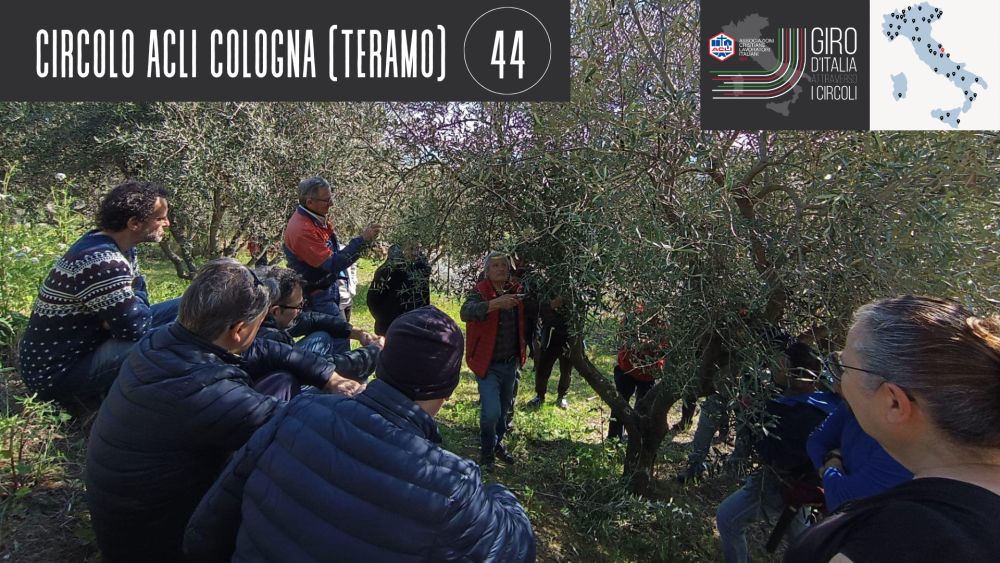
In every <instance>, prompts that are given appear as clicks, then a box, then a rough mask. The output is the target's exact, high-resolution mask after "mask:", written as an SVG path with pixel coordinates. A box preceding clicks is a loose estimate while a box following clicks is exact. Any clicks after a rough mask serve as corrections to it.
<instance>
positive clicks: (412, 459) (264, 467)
mask: <svg viewBox="0 0 1000 563" xmlns="http://www.w3.org/2000/svg"><path fill="white" fill-rule="evenodd" d="M463 347H464V346H463V338H462V332H461V330H460V329H459V328H458V325H456V324H455V322H454V321H453V320H451V319H450V318H449V317H448V316H447V315H445V314H444V313H442V312H441V311H440V310H438V309H436V308H434V307H432V306H427V307H422V308H420V309H416V310H414V311H411V312H409V313H405V314H403V315H401V316H400V317H398V318H397V319H396V320H395V321H394V322H393V323H392V326H391V327H389V331H388V334H387V335H386V346H385V349H384V350H383V351H382V354H381V355H380V356H379V362H378V364H379V365H378V377H379V379H377V380H376V381H374V382H373V383H372V384H370V385H369V386H368V388H367V389H366V390H365V391H364V392H363V393H362V394H360V395H357V396H355V397H354V398H352V399H348V398H343V397H335V396H329V395H326V396H321V395H300V396H299V397H297V398H296V399H294V400H293V401H292V402H290V403H289V404H288V407H287V408H286V409H285V410H284V411H283V412H282V413H281V414H279V415H278V416H276V417H275V419H274V420H272V421H271V422H270V423H269V424H267V425H266V426H264V427H263V428H261V429H260V430H259V431H258V432H257V433H256V434H254V436H253V438H251V439H250V441H249V442H248V443H247V445H246V446H245V447H244V448H243V449H241V450H240V451H239V452H237V453H236V455H235V456H234V457H233V459H232V461H230V463H229V465H228V466H227V467H226V470H225V471H224V472H223V474H222V477H220V478H219V481H217V482H216V483H215V485H213V486H212V489H211V490H210V491H209V492H208V493H207V494H206V495H205V498H204V499H203V500H202V502H201V504H199V505H198V509H197V511H195V514H194V516H192V518H191V522H190V523H189V524H188V528H187V532H186V534H185V538H184V548H185V553H186V554H187V555H188V557H189V558H191V559H194V560H205V561H228V560H230V559H232V560H233V561H297V562H307V561H364V562H365V563H375V562H382V561H385V562H392V563H408V562H417V561H435V562H437V561H505V562H506V561H510V562H520V561H534V558H535V539H534V536H533V534H532V531H531V523H530V522H529V521H528V516H527V514H526V513H525V511H524V509H523V508H522V507H521V505H520V504H519V503H518V502H517V499H516V498H514V495H513V494H511V492H510V491H508V490H507V489H506V488H504V487H503V486H501V485H496V484H494V485H488V486H484V485H483V484H482V481H481V477H480V473H479V467H477V466H476V464H475V463H473V462H472V461H471V460H468V459H464V458H461V457H458V456H456V455H454V454H452V453H450V452H448V451H446V450H444V449H442V448H441V447H440V446H439V445H438V444H439V443H440V442H441V435H440V434H439V433H438V427H437V424H436V423H435V422H434V418H433V417H434V415H436V414H437V412H438V410H439V409H440V408H441V406H442V405H443V404H444V401H445V399H446V398H447V397H449V396H450V395H451V393H452V391H454V389H455V387H456V386H457V385H458V377H459V370H460V368H461V365H462V351H463ZM304 428H308V429H309V430H303V429H304Z"/></svg>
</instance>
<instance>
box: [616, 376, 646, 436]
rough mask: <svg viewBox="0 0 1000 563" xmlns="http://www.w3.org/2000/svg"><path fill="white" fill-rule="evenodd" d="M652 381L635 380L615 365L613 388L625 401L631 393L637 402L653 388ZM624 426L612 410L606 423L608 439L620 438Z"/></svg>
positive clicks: (629, 397) (630, 397) (627, 400)
mask: <svg viewBox="0 0 1000 563" xmlns="http://www.w3.org/2000/svg"><path fill="white" fill-rule="evenodd" d="M653 383H654V382H653V381H636V380H635V379H632V377H631V376H629V375H626V374H625V372H623V371H622V369H621V368H620V367H618V366H615V389H617V390H618V393H620V394H621V396H622V399H625V402H626V403H628V402H629V401H630V400H631V399H632V395H633V394H634V395H635V402H637V403H638V402H639V400H640V399H642V398H643V396H645V395H646V393H648V392H649V390H650V389H652V388H653ZM624 428H625V425H624V424H622V422H621V421H620V420H618V419H617V418H615V413H613V412H612V413H611V421H610V422H609V424H608V439H609V440H610V439H612V438H618V439H621V437H622V431H623V430H624Z"/></svg>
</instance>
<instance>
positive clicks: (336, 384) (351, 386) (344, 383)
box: [323, 372, 365, 397]
mask: <svg viewBox="0 0 1000 563" xmlns="http://www.w3.org/2000/svg"><path fill="white" fill-rule="evenodd" d="M323 390H324V391H326V392H328V393H336V394H338V395H343V396H345V397H353V396H355V395H357V394H359V393H361V392H362V391H364V390H365V386H364V385H363V384H361V383H358V382H357V381H354V380H352V379H347V378H346V377H344V376H342V375H340V374H338V373H337V372H333V375H331V376H330V379H329V381H327V382H326V386H325V387H323Z"/></svg>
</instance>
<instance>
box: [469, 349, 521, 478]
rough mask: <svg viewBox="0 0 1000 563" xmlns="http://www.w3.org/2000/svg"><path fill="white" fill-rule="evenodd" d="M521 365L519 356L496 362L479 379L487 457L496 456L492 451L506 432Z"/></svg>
mask: <svg viewBox="0 0 1000 563" xmlns="http://www.w3.org/2000/svg"><path fill="white" fill-rule="evenodd" d="M520 367H521V362H520V360H519V359H518V358H514V359H511V360H508V361H506V362H493V363H492V364H490V367H489V369H488V370H486V377H482V378H480V377H477V378H476V382H477V383H478V384H479V409H480V410H479V447H480V448H481V449H482V453H483V455H484V456H486V457H490V458H492V457H493V450H494V449H496V448H497V447H498V446H499V445H500V443H501V442H502V441H503V436H504V434H505V433H506V432H507V418H508V416H510V411H511V409H512V408H513V406H514V382H515V381H516V380H517V376H518V372H519V371H520Z"/></svg>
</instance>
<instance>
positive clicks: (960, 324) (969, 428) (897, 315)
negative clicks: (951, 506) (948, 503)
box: [854, 295, 1000, 448]
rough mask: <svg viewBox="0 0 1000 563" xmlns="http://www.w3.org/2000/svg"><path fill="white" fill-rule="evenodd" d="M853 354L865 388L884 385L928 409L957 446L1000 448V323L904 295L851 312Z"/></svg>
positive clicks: (942, 301) (958, 307)
mask: <svg viewBox="0 0 1000 563" xmlns="http://www.w3.org/2000/svg"><path fill="white" fill-rule="evenodd" d="M854 326H855V327H856V328H858V329H860V330H861V331H862V334H861V335H860V337H861V341H860V342H858V344H857V346H856V348H857V351H858V353H859V355H860V359H861V363H862V366H861V367H863V368H864V369H866V370H870V371H872V372H874V373H877V374H878V375H877V376H868V375H867V374H865V375H866V377H865V380H866V383H867V384H868V387H870V388H874V387H876V386H877V385H879V384H880V380H879V378H882V379H884V380H886V381H890V382H892V383H895V384H897V385H899V386H900V387H903V388H904V389H905V390H906V391H908V392H910V393H912V394H913V396H915V397H916V398H917V400H918V401H919V402H920V403H923V404H924V405H925V409H926V411H927V412H928V415H929V416H930V418H931V420H932V421H933V422H934V423H935V425H936V426H937V427H938V428H939V429H940V430H941V431H942V432H943V433H944V434H945V435H946V436H947V437H948V438H950V439H951V440H952V441H954V442H956V443H957V444H961V445H964V446H971V447H977V448H1000V320H998V319H997V318H981V317H976V316H974V315H973V314H972V312H971V311H969V310H968V309H966V308H965V307H963V306H962V305H961V304H959V303H956V302H954V301H948V300H945V299H938V298H935V297H918V296H912V295H905V296H902V297H896V298H892V299H883V300H880V301H875V302H873V303H869V304H868V305H864V306H863V307H861V308H859V309H858V310H857V311H855V313H854Z"/></svg>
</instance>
